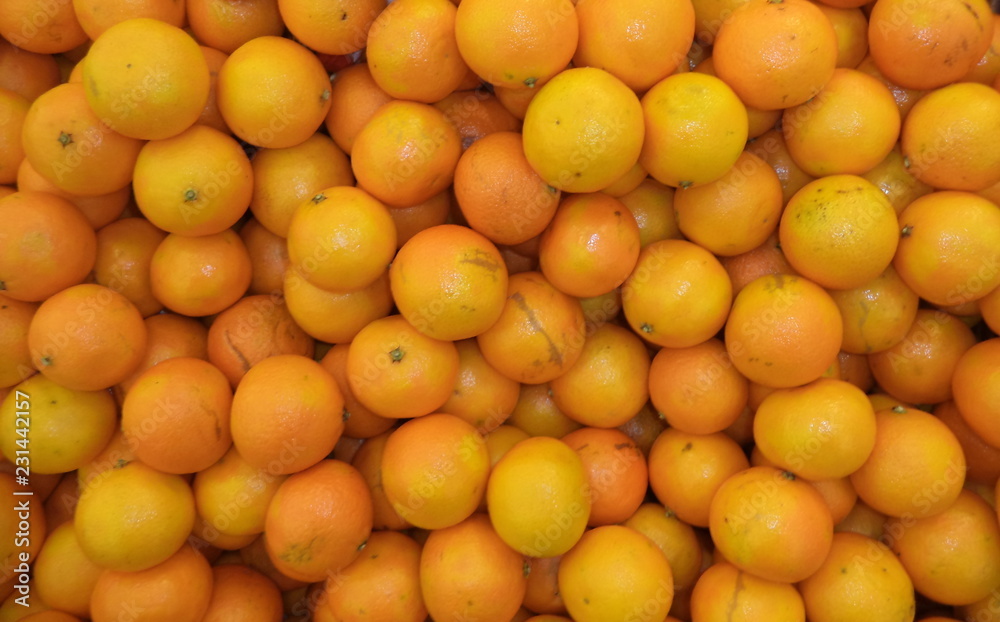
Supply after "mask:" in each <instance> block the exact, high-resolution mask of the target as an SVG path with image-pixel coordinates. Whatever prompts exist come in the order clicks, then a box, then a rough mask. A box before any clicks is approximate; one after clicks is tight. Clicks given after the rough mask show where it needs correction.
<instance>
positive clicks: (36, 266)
mask: <svg viewBox="0 0 1000 622" xmlns="http://www.w3.org/2000/svg"><path fill="white" fill-rule="evenodd" d="M0 218H2V219H3V222H4V227H3V229H2V230H0V243H2V245H0V249H2V251H0V291H3V292H4V295H5V296H9V297H11V298H14V299H16V300H24V301H28V302H41V301H42V300H45V299H46V298H48V297H49V296H51V295H53V294H55V293H56V292H58V291H60V290H63V289H65V288H67V287H69V286H70V285H76V284H77V283H80V282H82V281H83V280H84V278H85V277H86V276H87V273H88V272H90V270H91V269H92V268H93V267H94V262H95V261H96V260H97V236H96V234H95V233H94V229H93V227H91V226H90V223H89V222H87V219H86V217H85V216H84V215H83V213H82V212H81V211H80V210H79V208H77V207H76V206H75V205H73V204H72V203H70V202H69V201H67V200H66V199H61V198H59V197H57V196H55V195H52V194H49V193H47V192H15V193H13V194H9V195H7V196H5V197H3V198H2V199H0Z"/></svg>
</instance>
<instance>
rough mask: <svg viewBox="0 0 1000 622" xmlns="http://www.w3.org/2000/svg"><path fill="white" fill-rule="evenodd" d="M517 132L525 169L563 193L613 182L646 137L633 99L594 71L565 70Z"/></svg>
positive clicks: (544, 91) (611, 79)
mask: <svg viewBox="0 0 1000 622" xmlns="http://www.w3.org/2000/svg"><path fill="white" fill-rule="evenodd" d="M560 1H562V2H565V0H560ZM570 10H572V7H570ZM461 12H462V10H461V9H459V14H460V15H461ZM521 131H522V134H523V135H524V155H525V157H526V158H527V159H528V163H529V164H531V167H532V168H533V169H535V171H536V172H537V173H538V175H539V176H540V177H541V178H542V179H544V180H545V182H546V183H548V184H549V185H550V186H553V187H554V188H558V189H560V190H563V191H566V192H596V191H598V190H601V189H602V188H604V187H605V186H607V185H608V184H610V183H612V182H614V181H616V180H617V179H618V178H619V177H621V176H622V175H624V174H625V173H626V172H628V170H629V169H631V168H632V166H633V165H635V163H636V161H638V159H639V151H640V149H641V148H642V145H643V137H644V135H645V134H646V130H645V128H644V125H643V111H642V106H641V105H640V104H639V98H638V97H637V96H636V94H635V93H634V92H633V91H632V90H631V89H630V88H628V87H627V86H626V85H625V83H623V82H622V81H621V80H619V79H618V78H616V77H614V76H613V75H612V74H610V73H608V72H607V71H604V70H603V69H597V68H594V67H576V68H574V69H567V70H565V71H562V72H560V73H559V75H557V76H556V77H555V78H552V80H550V81H549V82H547V83H546V84H545V86H543V87H541V89H540V90H539V91H538V94H537V95H536V96H535V98H534V99H532V100H531V103H530V104H529V105H528V110H527V112H526V113H525V116H524V127H523V129H522V130H521ZM647 169H648V167H647Z"/></svg>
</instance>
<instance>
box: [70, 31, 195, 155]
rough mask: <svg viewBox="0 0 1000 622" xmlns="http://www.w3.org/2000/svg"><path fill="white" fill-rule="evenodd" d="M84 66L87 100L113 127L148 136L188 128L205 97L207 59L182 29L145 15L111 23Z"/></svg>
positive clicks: (92, 49) (152, 136)
mask: <svg viewBox="0 0 1000 622" xmlns="http://www.w3.org/2000/svg"><path fill="white" fill-rule="evenodd" d="M97 39H98V40H99V41H98V40H95V41H94V44H93V45H92V46H91V48H90V50H89V51H88V52H87V62H86V63H85V64H84V66H83V85H84V88H85V89H86V95H87V102H88V103H89V104H90V106H91V108H93V110H94V112H95V113H96V114H97V116H98V117H99V118H100V119H101V120H102V121H103V122H104V123H105V124H107V125H108V126H109V127H110V128H111V129H112V130H114V131H116V132H118V133H119V134H123V135H125V136H130V137H132V138H141V139H145V140H152V139H157V138H169V137H170V136H176V135H177V134H180V133H181V132H183V131H184V130H186V129H187V128H189V127H191V125H193V124H194V122H195V121H197V120H198V117H199V116H200V115H201V111H202V109H203V108H204V107H205V102H206V101H207V100H208V92H209V74H208V63H207V62H206V61H205V55H204V54H202V52H201V49H200V48H199V47H198V43H197V42H196V41H195V40H194V39H193V38H191V36H190V35H188V34H187V33H186V32H184V31H183V30H181V29H180V28H178V27H177V26H172V25H170V24H168V23H166V22H163V21H160V20H158V19H152V18H149V17H137V18H134V19H128V20H125V21H122V22H119V23H117V24H115V25H114V26H111V27H110V28H108V29H107V30H105V31H104V32H103V33H102V34H101V35H100V36H99V37H97Z"/></svg>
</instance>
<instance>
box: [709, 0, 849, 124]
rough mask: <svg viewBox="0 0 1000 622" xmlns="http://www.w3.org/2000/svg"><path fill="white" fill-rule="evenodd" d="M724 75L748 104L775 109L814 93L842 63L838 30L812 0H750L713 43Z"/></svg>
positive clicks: (790, 104)
mask: <svg viewBox="0 0 1000 622" xmlns="http://www.w3.org/2000/svg"><path fill="white" fill-rule="evenodd" d="M712 57H713V58H714V59H715V68H716V70H717V71H718V74H719V77H720V78H722V79H723V80H724V81H725V82H726V84H728V85H729V86H731V87H733V90H734V91H736V94H737V95H739V96H740V99H742V100H743V101H744V102H745V103H746V104H747V105H748V106H753V107H755V108H760V109H762V110H776V109H779V108H788V107H791V106H797V105H799V104H801V103H804V102H806V101H807V100H809V98H811V97H813V96H815V95H816V94H817V93H819V92H820V90H821V89H822V88H823V86H824V85H825V84H826V83H827V81H828V80H829V79H830V77H831V76H832V75H833V72H834V69H835V68H836V64H837V33H836V32H835V31H834V29H833V26H832V25H831V24H830V20H828V19H827V17H826V15H824V14H823V12H822V11H821V10H820V9H819V8H817V7H816V5H814V4H813V3H811V2H808V1H807V0H750V1H749V2H745V3H743V4H740V5H739V6H738V7H736V8H735V9H734V10H733V12H732V14H731V15H730V16H729V17H728V18H727V19H726V20H725V21H724V22H723V23H722V27H721V28H719V32H718V35H717V36H716V37H715V44H714V46H713V49H712Z"/></svg>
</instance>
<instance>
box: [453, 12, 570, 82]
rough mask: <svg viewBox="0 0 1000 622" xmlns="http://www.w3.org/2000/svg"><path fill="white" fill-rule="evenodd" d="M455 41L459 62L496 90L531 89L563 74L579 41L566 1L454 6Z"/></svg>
mask: <svg viewBox="0 0 1000 622" xmlns="http://www.w3.org/2000/svg"><path fill="white" fill-rule="evenodd" d="M455 37H456V39H457V41H458V50H459V52H460V53H461V55H462V58H463V59H464V60H465V62H466V63H468V65H469V67H470V68H471V69H472V71H474V72H476V74H478V75H479V76H480V77H481V78H482V79H483V80H486V81H487V82H489V83H490V84H493V85H495V86H498V87H506V88H516V89H531V88H536V87H537V86H541V84H542V83H544V82H546V81H547V80H549V79H550V78H552V77H553V76H554V75H556V74H557V73H559V72H561V71H563V70H564V69H565V68H566V66H567V65H568V64H569V62H570V60H571V59H572V58H573V53H574V51H575V50H576V47H577V41H578V39H579V25H578V21H577V15H576V8H575V7H574V6H573V3H572V2H570V0H544V1H541V2H539V1H528V0H517V1H516V2H510V3H509V4H505V5H504V6H502V7H501V6H499V5H497V4H495V3H493V2H490V1H489V0H470V1H469V2H465V3H461V4H459V5H458V13H457V15H456V16H455Z"/></svg>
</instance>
